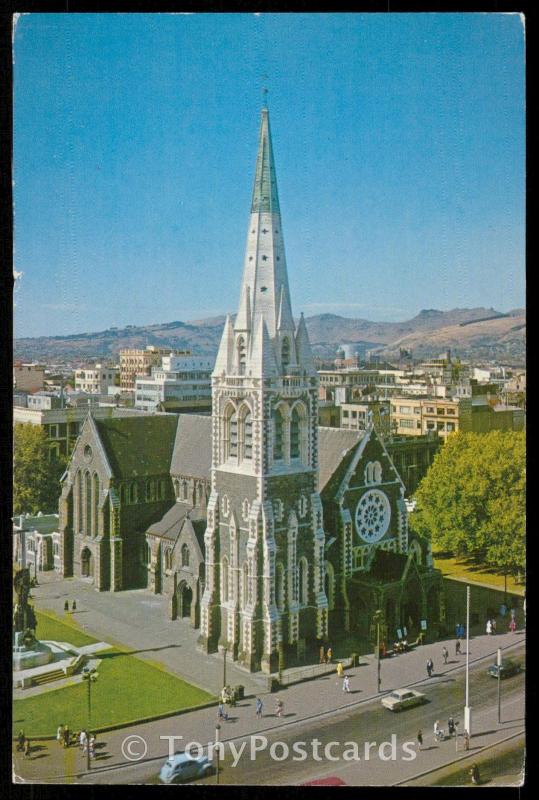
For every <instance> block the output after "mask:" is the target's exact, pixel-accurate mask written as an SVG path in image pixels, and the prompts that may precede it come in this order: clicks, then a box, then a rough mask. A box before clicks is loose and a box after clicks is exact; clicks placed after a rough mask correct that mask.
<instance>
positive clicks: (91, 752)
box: [88, 734, 95, 758]
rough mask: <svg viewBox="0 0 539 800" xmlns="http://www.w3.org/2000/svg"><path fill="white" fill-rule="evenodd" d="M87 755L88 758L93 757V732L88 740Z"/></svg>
mask: <svg viewBox="0 0 539 800" xmlns="http://www.w3.org/2000/svg"><path fill="white" fill-rule="evenodd" d="M88 755H89V756H90V758H95V736H94V735H93V734H92V735H91V736H90V739H89V741H88Z"/></svg>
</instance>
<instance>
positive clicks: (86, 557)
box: [80, 547, 94, 578]
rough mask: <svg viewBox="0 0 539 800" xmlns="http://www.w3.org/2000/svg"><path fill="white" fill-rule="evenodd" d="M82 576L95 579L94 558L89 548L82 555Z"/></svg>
mask: <svg viewBox="0 0 539 800" xmlns="http://www.w3.org/2000/svg"><path fill="white" fill-rule="evenodd" d="M80 574H81V576H82V577H83V578H93V577H94V557H93V555H92V551H91V550H90V548H89V547H85V548H84V550H83V551H82V553H81V554H80Z"/></svg>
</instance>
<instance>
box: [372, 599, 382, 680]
mask: <svg viewBox="0 0 539 800" xmlns="http://www.w3.org/2000/svg"><path fill="white" fill-rule="evenodd" d="M381 619H382V612H381V611H380V609H378V610H377V611H375V612H374V621H375V622H376V672H377V678H376V680H377V683H376V685H377V688H378V691H380V686H381V683H382V679H381V677H380V621H381Z"/></svg>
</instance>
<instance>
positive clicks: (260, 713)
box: [255, 697, 264, 719]
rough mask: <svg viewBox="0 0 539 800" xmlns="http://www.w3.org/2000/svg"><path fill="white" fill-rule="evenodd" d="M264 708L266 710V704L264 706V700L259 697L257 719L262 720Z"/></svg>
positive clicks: (257, 700)
mask: <svg viewBox="0 0 539 800" xmlns="http://www.w3.org/2000/svg"><path fill="white" fill-rule="evenodd" d="M263 708H264V704H263V702H262V700H261V699H260V697H257V698H256V703H255V713H256V716H257V719H261V717H262V710H263Z"/></svg>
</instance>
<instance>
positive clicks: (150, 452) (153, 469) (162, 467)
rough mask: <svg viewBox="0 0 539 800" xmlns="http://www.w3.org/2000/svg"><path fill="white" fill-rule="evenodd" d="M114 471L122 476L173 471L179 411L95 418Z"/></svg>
mask: <svg viewBox="0 0 539 800" xmlns="http://www.w3.org/2000/svg"><path fill="white" fill-rule="evenodd" d="M94 422H95V425H96V427H97V430H98V432H99V438H100V439H101V442H102V444H103V447H104V449H105V453H106V455H107V458H108V461H109V464H110V467H111V469H112V472H113V474H114V475H115V476H117V477H118V478H133V477H136V476H146V475H162V474H166V473H168V472H169V471H170V461H171V458H172V452H173V447H174V437H175V433H176V427H177V425H178V417H177V416H176V415H175V414H170V415H169V414H163V415H162V416H161V415H157V416H146V415H144V416H143V417H118V418H116V419H114V418H109V419H100V420H97V419H94Z"/></svg>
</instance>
